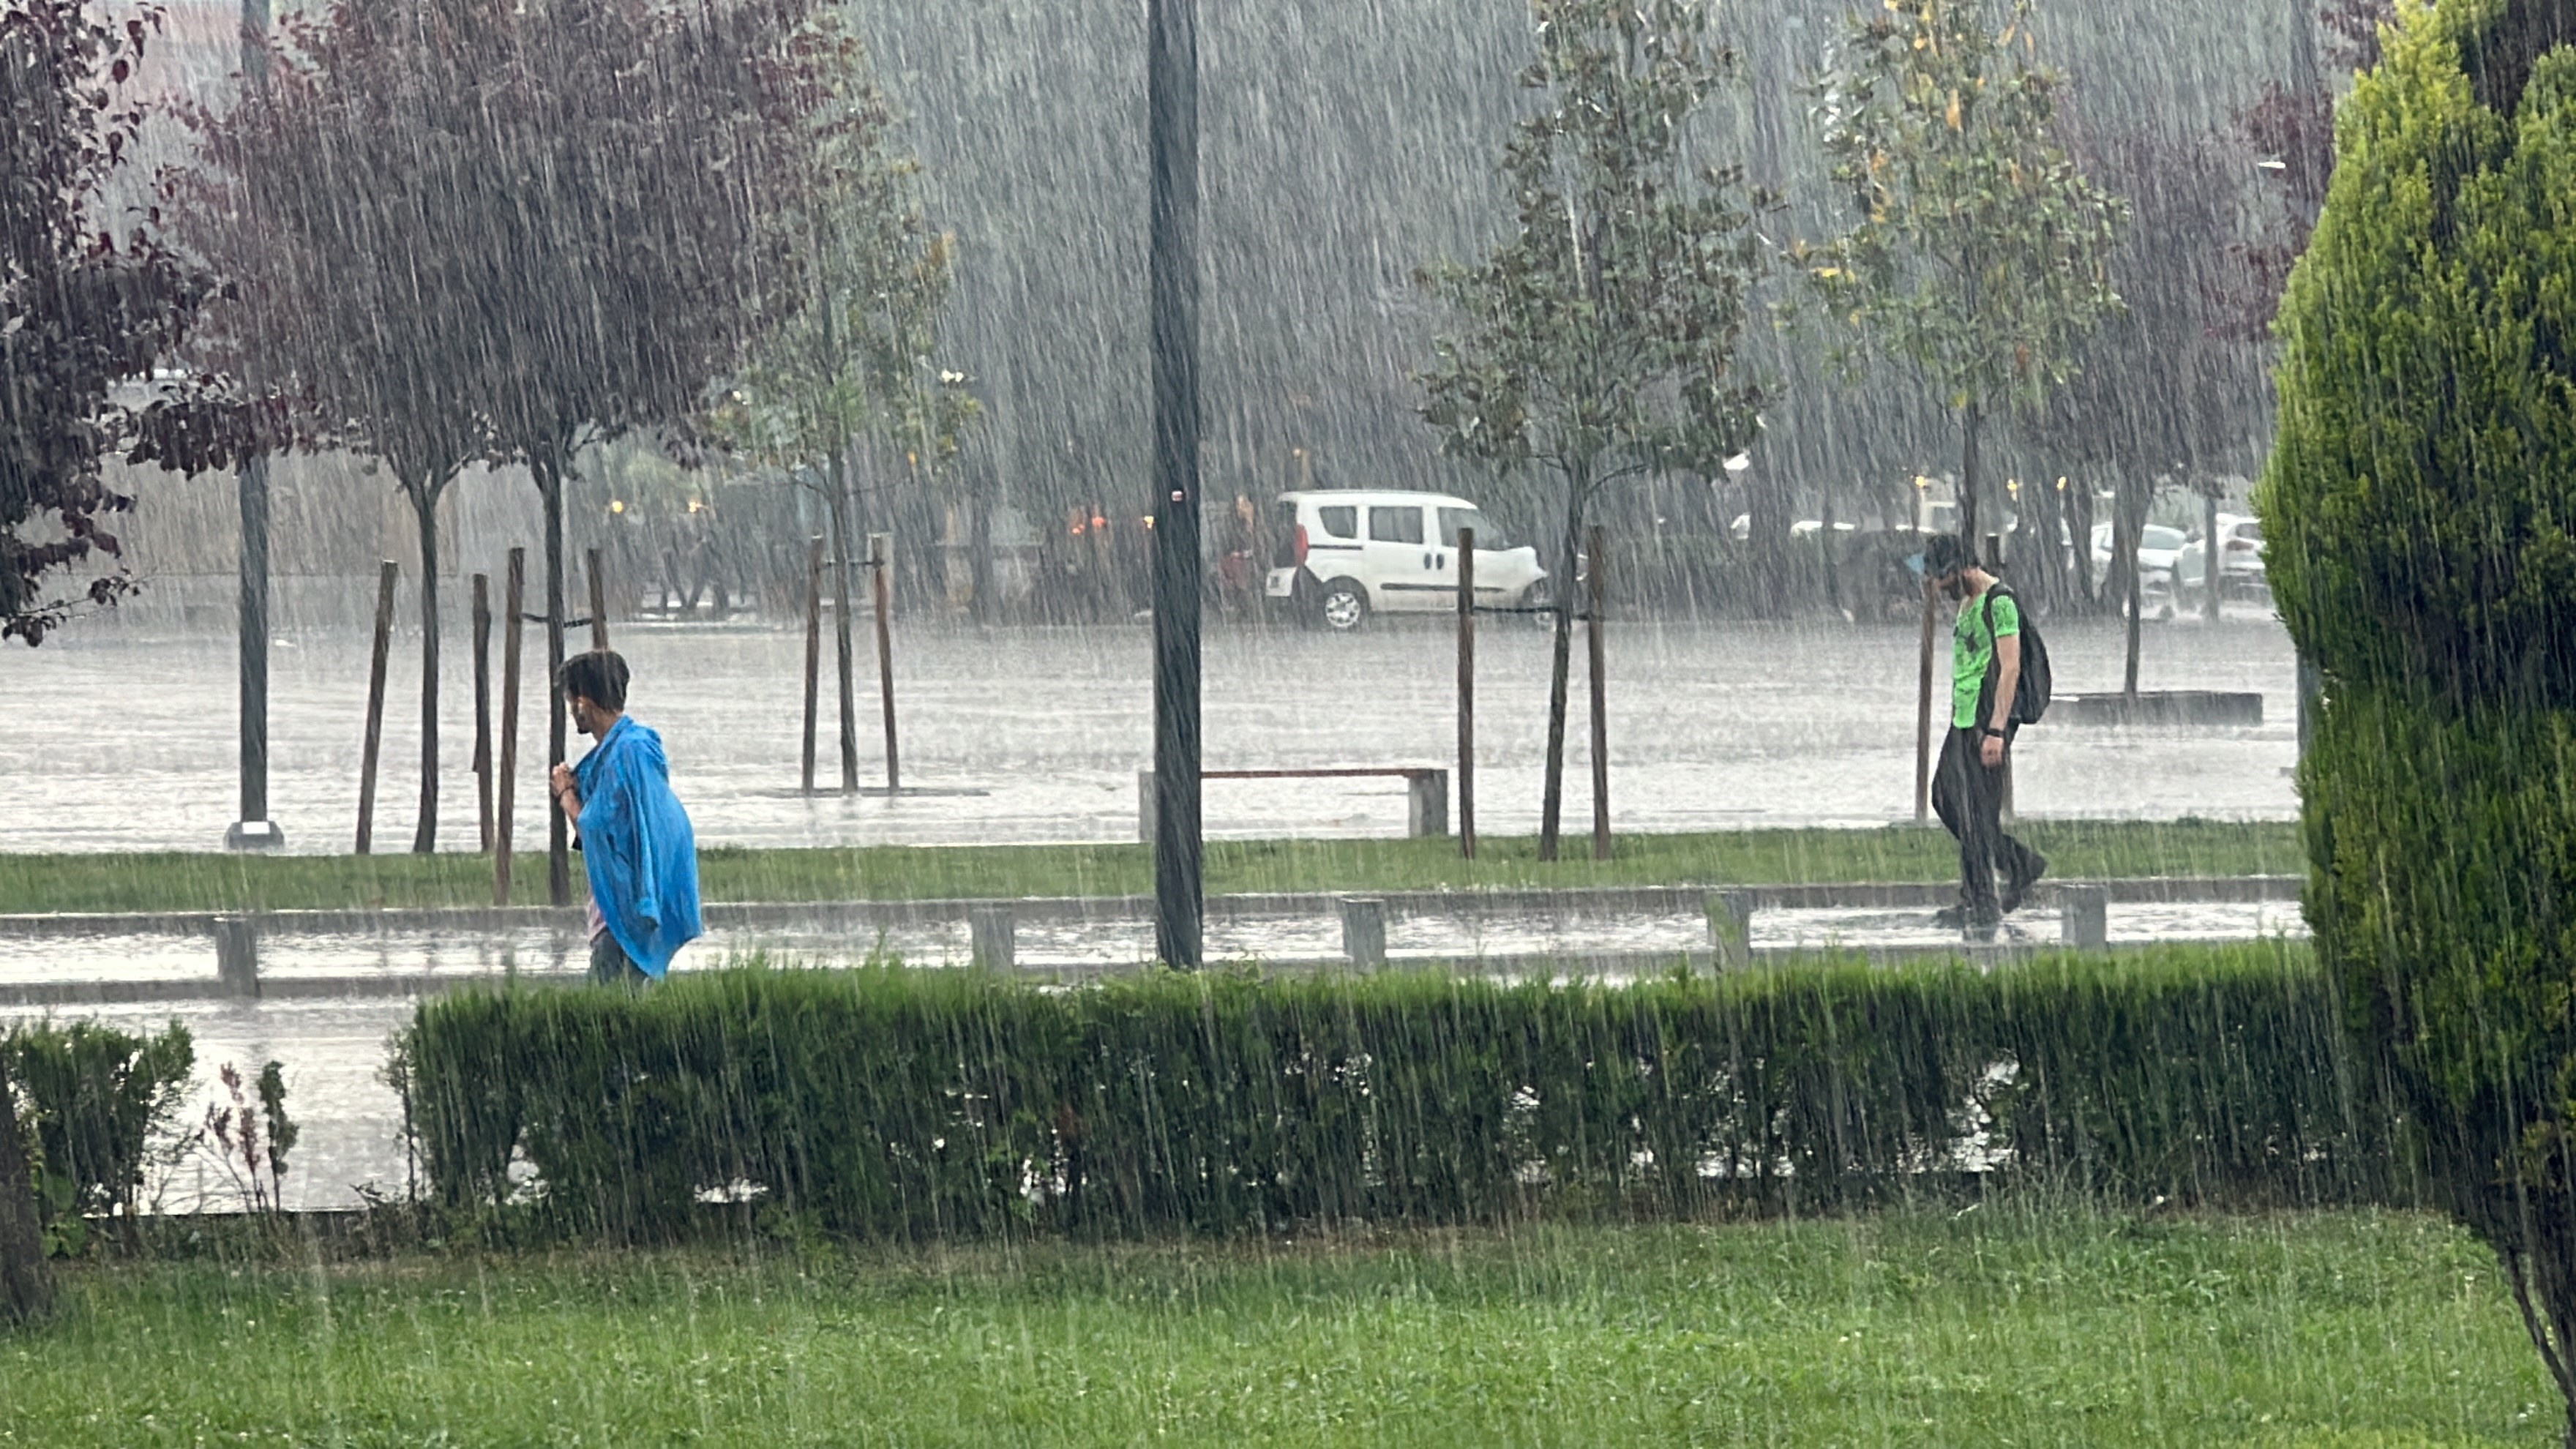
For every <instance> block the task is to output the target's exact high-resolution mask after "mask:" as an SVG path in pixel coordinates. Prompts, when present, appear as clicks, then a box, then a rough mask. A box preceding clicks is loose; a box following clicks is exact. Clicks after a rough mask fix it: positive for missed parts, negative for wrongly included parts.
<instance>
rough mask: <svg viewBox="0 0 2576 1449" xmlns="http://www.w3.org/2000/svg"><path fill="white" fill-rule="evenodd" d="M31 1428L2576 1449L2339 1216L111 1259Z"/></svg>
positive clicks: (2412, 1263)
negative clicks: (311, 1260) (1223, 1241)
mask: <svg viewBox="0 0 2576 1449" xmlns="http://www.w3.org/2000/svg"><path fill="white" fill-rule="evenodd" d="M68 1298H69V1308H68V1311H67V1312H66V1314H65V1315H64V1316H63V1317H62V1318H61V1319H59V1320H58V1321H56V1322H55V1323H53V1324H50V1325H48V1326H46V1327H44V1328H41V1329H38V1330H33V1331H22V1332H20V1333H18V1334H17V1335H16V1336H14V1337H11V1336H0V1384H4V1385H5V1386H6V1403H7V1411H6V1413H5V1414H0V1444H45V1445H100V1446H109V1445H114V1446H126V1445H160V1444H171V1445H178V1444H199V1443H252V1444H313V1445H343V1444H345V1445H378V1444H381V1445H395V1444H403V1445H411V1444H476V1445H481V1444H546V1445H640V1444H670V1443H680V1442H689V1443H709V1444H741V1445H762V1446H767V1445H779V1444H854V1445H856V1444H884V1445H1017V1444H1028V1445H1035V1444H1133V1443H1140V1442H1148V1441H1152V1442H1166V1443H1176V1444H1312V1445H1352V1444H1406V1445H1412V1444H1431V1445H1443V1444H1457V1445H1498V1444H1530V1445H1537V1444H1563V1445H1606V1444H1708V1445H1813V1446H1818V1449H1823V1446H1829V1445H1831V1446H1861V1445H1881V1444H1887V1445H1894V1444H1904V1445H1944V1446H1947V1445H1990V1444H2010V1445H2025V1446H2027V1445H2148V1444H2154V1445H2182V1446H2195V1449H2197V1446H2207V1445H2258V1446H2292V1445H2314V1446H2321V1449H2322V1446H2332V1449H2362V1446H2372V1449H2395V1446H2424V1445H2472V1444H2476V1445H2488V1444H2511V1445H2526V1446H2531V1449H2540V1446H2543V1445H2552V1444H2556V1443H2557V1442H2558V1437H2557V1436H2558V1423H2559V1412H2560V1411H2559V1408H2558V1405H2557V1402H2556V1399H2555V1396H2554V1393H2553V1391H2552V1390H2551V1389H2550V1387H2549V1385H2548V1383H2547V1380H2546V1377H2545V1375H2544V1372H2543V1370H2542V1368H2541V1365H2540V1361H2539V1359H2538V1357H2537V1356H2536V1355H2535V1354H2534V1353H2533V1351H2532V1349H2531V1347H2530V1346H2529V1344H2528V1343H2527V1342H2526V1341H2525V1339H2524V1337H2523V1334H2522V1330H2521V1327H2520V1325H2519V1323H2518V1321H2517V1319H2516V1317H2515V1315H2514V1312H2513V1309H2512V1307H2511V1305H2510V1303H2509V1301H2508V1298H2507V1296H2506V1294H2505V1292H2504V1290H2503V1289H2502V1287H2501V1285H2500V1283H2499V1280H2498V1275H2497V1272H2496V1269H2495V1266H2494V1261H2493V1259H2492V1258H2491V1257H2490V1256H2489V1255H2488V1254H2487V1253H2486V1252H2485V1251H2484V1250H2483V1249H2481V1248H2479V1247H2478V1246H2476V1245H2475V1244H2474V1243H2472V1242H2471V1241H2469V1240H2468V1239H2466V1238H2465V1237H2463V1236H2462V1235H2461V1234H2459V1233H2458V1232H2456V1231H2454V1230H2453V1229H2451V1228H2450V1227H2448V1226H2447V1225H2445V1224H2443V1223H2441V1222H2438V1221H2436V1220H2434V1219H2431V1218H2426V1217H2420V1216H2413V1215H2407V1214H2388V1213H2337V1214H2324V1215H2301V1216H2282V1217H2259V1218H2214V1219H2195V1218H2184V1219H2178V1220H2170V1221H2151V1222H2144V1223H2142V1222H2138V1221H2135V1220H2129V1219H2119V1218H2110V1217H2102V1216H2095V1215H2091V1214H2083V1213H2079V1214H2074V1215H2066V1216H2046V1215H2031V1214H2028V1213H2026V1212H2025V1211H2023V1210H2018V1209H2000V1210H1999V1209H1994V1208H1988V1209H1986V1210H1984V1211H1981V1212H1970V1213H1967V1214H1964V1215H1962V1216H1959V1217H1956V1218H1953V1217H1948V1216H1944V1215H1940V1214H1895V1215H1889V1216H1882V1217H1876V1218H1865V1219H1860V1220H1855V1221H1833V1222H1809V1223H1799V1224H1761V1225H1744V1226H1728V1227H1716V1228H1692V1227H1661V1228H1637V1229H1575V1228H1528V1229H1523V1230H1520V1231H1517V1232H1513V1233H1507V1234H1485V1233H1461V1234H1432V1235H1405V1236H1401V1237H1397V1238H1393V1239H1386V1240H1381V1241H1378V1242H1376V1243H1372V1244H1352V1243H1342V1244H1305V1243H1300V1244H1294V1245H1280V1244H1235V1245H1206V1244H1199V1245H1156V1246H1111V1247H1094V1248H1086V1247H1074V1246H1067V1245H1061V1244H1048V1245H1042V1246H1038V1247H1033V1248H1021V1249H1016V1250H1014V1249H1006V1248H995V1247H984V1248H972V1249H918V1250H895V1249H883V1250H879V1249H868V1250H860V1251H858V1252H855V1253H853V1254H850V1255H833V1256H819V1257H817V1256H809V1257H804V1258H801V1259H800V1258H797V1257H794V1256H781V1257H775V1258H771V1259H767V1260H765V1261H753V1260H747V1259H739V1258H725V1257H718V1256H714V1255H710V1254H707V1253H660V1254H636V1255H631V1256H613V1255H604V1254H603V1255H591V1256H574V1257H559V1258H538V1257H530V1258H489V1257H473V1256H468V1257H460V1258H450V1259H417V1260H410V1261H405V1262H398V1263H394V1264H389V1265H388V1264H364V1265H354V1266H322V1265H319V1264H316V1265H311V1266H307V1267H303V1268H280V1267H272V1268H234V1269H227V1268H224V1267H220V1266H212V1265H205V1264H156V1265H150V1266H138V1267H102V1268H87V1269H83V1270H80V1271H78V1272H76V1273H74V1274H72V1275H71V1277H70V1281H69V1289H68Z"/></svg>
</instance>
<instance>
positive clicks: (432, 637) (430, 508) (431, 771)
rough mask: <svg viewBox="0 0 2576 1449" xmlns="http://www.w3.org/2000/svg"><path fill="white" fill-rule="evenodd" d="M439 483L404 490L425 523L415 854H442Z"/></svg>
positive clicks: (421, 483) (415, 513)
mask: <svg viewBox="0 0 2576 1449" xmlns="http://www.w3.org/2000/svg"><path fill="white" fill-rule="evenodd" d="M441 491H443V490H442V487H441V485H440V484H437V483H432V482H430V481H429V480H427V479H418V480H414V481H413V482H409V483H405V484H404V485H403V492H404V494H405V495H406V496H408V497H409V498H410V499H411V511H412V516H413V517H415V518H417V519H419V520H420V823H419V824H418V825H417V826H415V827H413V829H412V836H411V850H412V854H414V855H428V854H430V853H431V852H433V851H435V850H437V849H438V495H439V493H440V492H441Z"/></svg>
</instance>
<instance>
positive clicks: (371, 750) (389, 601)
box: [358, 559, 402, 855]
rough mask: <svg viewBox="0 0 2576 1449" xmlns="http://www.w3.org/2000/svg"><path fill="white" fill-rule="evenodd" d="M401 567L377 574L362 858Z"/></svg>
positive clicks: (362, 772) (361, 777)
mask: <svg viewBox="0 0 2576 1449" xmlns="http://www.w3.org/2000/svg"><path fill="white" fill-rule="evenodd" d="M401 574H402V569H401V568H400V566H398V565H397V564H395V562H394V561H393V560H392V559H386V560H385V562H384V566H383V567H382V568H381V569H379V570H378V571H377V573H376V643H375V652H374V653H373V654H372V655H371V656H369V661H368V665H367V744H366V750H365V753H364V754H362V755H361V756H360V757H359V762H358V854H360V855H365V854H366V853H367V848H368V846H370V845H372V844H373V843H374V837H375V833H376V758H377V755H378V754H379V753H380V752H381V750H382V747H383V745H384V739H385V654H386V652H387V651H388V650H390V649H391V648H392V647H393V642H394V580H395V579H396V578H399V577H400V576H401Z"/></svg>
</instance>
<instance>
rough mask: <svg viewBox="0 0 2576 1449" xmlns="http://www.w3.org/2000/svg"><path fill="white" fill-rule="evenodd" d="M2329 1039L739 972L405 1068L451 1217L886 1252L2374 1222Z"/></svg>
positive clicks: (2356, 1091)
mask: <svg viewBox="0 0 2576 1449" xmlns="http://www.w3.org/2000/svg"><path fill="white" fill-rule="evenodd" d="M2342 1040H2343V1038H2342V1034H2341V1030H2340V1027H2339V1025H2338V1018H2337V1014H2336V1008H2335V1003H2334V1000H2333V997H2332V994H2331V992H2330V991H2329V990H2328V989H2327V987H2326V985H2325V983H2324V982H2323V981H2322V979H2321V978H2320V977H2319V976H2318V975H2317V973H2316V972H2315V970H2314V968H2313V965H2312V962H2311V960H2310V957H2309V956H2308V954H2307V952H2306V951H2305V950H2304V949H2302V948H2297V947H2290V946H2282V945H2262V946H2251V947H2233V948H2219V949H2205V950H2172V951H2167V952H2163V953H2159V954H2153V955H2131V956H2121V957H2112V958H2103V957H2095V958H2058V959H2050V960H2045V961H2042V962H2039V963H2036V964H2032V965H2027V966H2019V967H2014V968H2010V969H2006V970H2001V971H1997V972H1994V973H1992V974H1983V973H1980V972H1979V971H1977V970H1976V969H1974V968H1972V967H1968V966H1964V965H1959V966H1946V967H1926V968H1908V969H1896V970H1889V969H1875V970H1873V969H1869V968H1867V967H1863V966H1859V965H1837V966H1830V967H1806V968H1800V969H1794V970H1781V971H1771V972H1761V973H1752V974H1746V975H1739V976H1733V977H1729V978H1725V979H1721V980H1716V981H1712V980H1709V979H1707V978H1700V979H1695V980H1694V979H1680V978H1675V979H1670V980H1655V981H1649V982H1643V983H1639V984H1636V985H1631V986H1618V987H1607V986H1594V985H1558V984H1544V983H1534V984H1523V985H1496V984H1492V983H1488V982H1484V981H1478V980H1463V979H1455V978H1451V977H1447V976H1442V975H1431V974H1415V973H1388V974H1380V975H1372V976H1324V977H1316V978H1305V979H1271V978H1262V977H1257V976H1252V975H1247V974H1214V973H1211V974H1207V975H1202V976H1181V975H1154V976H1149V977H1142V978H1137V979H1131V980H1122V981H1115V982H1109V983H1105V984H1101V985H1097V986H1091V987H1085V988H1081V989H1078V990H1069V991H1059V990H1049V989H1044V988H1039V987H1034V986H1030V985H1027V984H1023V983H1019V982H1015V981H1011V980H1007V979H1003V978H998V977H994V976H989V975H983V974H978V973H971V972H960V971H937V970H905V969H902V968H899V967H897V968H872V969H868V970H862V971H853V972H820V971H794V970H771V969H765V968H762V967H759V966H757V965H755V966H752V967H749V968H744V969H732V970H724V971H716V972H709V973H704V974H697V975H689V976H683V977H678V978H674V979H673V980H672V981H671V982H670V983H669V984H667V985H665V986H663V987H660V988H658V989H655V990H651V991H647V992H644V993H641V994H626V993H619V992H610V991H590V990H562V989H542V988H540V989H519V990H497V991H488V992H464V993H458V994H455V995H451V996H447V997H443V998H440V999H437V1000H434V1001H430V1002H427V1003H424V1004H423V1005H422V1007H421V1008H420V1012H419V1015H418V1018H417V1020H416V1022H415V1024H414V1025H413V1027H412V1028H411V1029H410V1031H409V1033H408V1035H407V1038H406V1040H405V1042H404V1044H403V1047H402V1055H403V1059H404V1060H403V1064H402V1065H403V1069H404V1074H405V1075H406V1079H407V1087H406V1091H407V1094H408V1096H409V1099H410V1111H411V1119H412V1121H413V1122H414V1123H415V1124H416V1128H417V1130H418V1132H419V1133H420V1139H421V1142H420V1145H421V1149H422V1153H423V1157H424V1159H425V1163H426V1167H427V1172H428V1176H429V1179H430V1181H431V1183H432V1185H433V1189H434V1190H435V1191H436V1192H437V1193H438V1194H439V1195H441V1196H442V1197H443V1198H444V1199H445V1200H446V1201H447V1202H448V1203H449V1204H450V1205H452V1206H457V1207H466V1208H473V1207H477V1206H482V1207H487V1208H488V1207H497V1206H500V1205H503V1204H506V1203H511V1202H518V1203H521V1204H525V1205H526V1206H525V1208H524V1211H525V1212H526V1213H527V1214H528V1215H529V1216H531V1217H533V1218H535V1219H536V1220H537V1221H538V1222H539V1223H540V1224H543V1225H544V1226H546V1227H547V1228H549V1229H551V1230H553V1231H560V1232H566V1233H571V1234H575V1235H591V1234H603V1235H608V1236H636V1235H658V1234H664V1233H669V1232H672V1231H676V1230H678V1229H680V1228H681V1227H682V1226H683V1225H684V1224H685V1223H686V1222H687V1221H688V1220H689V1219H690V1218H691V1217H692V1216H694V1215H696V1214H697V1213H698V1212H699V1211H701V1210H700V1209H699V1208H698V1206H697V1204H699V1203H700V1202H701V1201H703V1200H705V1199H706V1198H707V1197H709V1196H712V1195H717V1194H722V1193H725V1192H726V1191H727V1190H730V1192H731V1195H732V1196H733V1197H735V1198H736V1199H743V1198H746V1197H748V1196H753V1195H756V1196H758V1197H759V1198H760V1200H761V1202H762V1209H761V1210H762V1211H778V1210H785V1211H787V1212H789V1213H792V1214H794V1215H796V1216H797V1217H798V1218H800V1219H802V1220H803V1221H805V1222H807V1223H809V1224H811V1225H812V1226H813V1227H816V1228H819V1229H821V1230H823V1231H828V1232H835V1233H846V1234H860V1235H869V1236H886V1237H915V1238H918V1237H932V1236H952V1235H953V1236H982V1235H992V1234H999V1233H1006V1232H1012V1231H1025V1230H1058V1231H1070V1232H1080V1233H1146V1232H1157V1231H1174V1230H1179V1231H1189V1232H1203V1233H1233V1232H1243V1231H1253V1230H1261V1229H1277V1228H1285V1227H1290V1226H1294V1225H1301V1224H1316V1223H1333V1222H1348V1221H1352V1220H1367V1221H1376V1222H1387V1221H1403V1222H1414V1223H1434V1222H1464V1221H1479V1220H1491V1219H1496V1218H1503V1217H1510V1216H1514V1215H1520V1214H1526V1213H1533V1212H1543V1213H1558V1214H1578V1215H1625V1216H1645V1217H1666V1216H1681V1215H1692V1214H1700V1213H1706V1212H1711V1211H1739V1210H1752V1211H1792V1212H1795V1211H1807V1210H1816V1209H1825V1208H1832V1207H1838V1206H1844V1205H1851V1204H1856V1203H1862V1202H1867V1201H1873V1200H1879V1199H1885V1198H1889V1197H1902V1196H1905V1195H1909V1194H1913V1193H1917V1192H1933V1191H1943V1192H1946V1191H1954V1190H1956V1188H1957V1186H1958V1185H1959V1184H1960V1183H1961V1182H1962V1181H1963V1180H1967V1179H1975V1178H1994V1179H2012V1180H2019V1181H2030V1180H2041V1181H2046V1182H2048V1183H2051V1184H2060V1185H2072V1186H2077V1187H2081V1188H2084V1189H2087V1190H2092V1191H2098V1192H2104V1193H2110V1194H2114V1195H2117V1196H2119V1197H2122V1198H2126V1199H2136V1200H2152V1199H2154V1198H2156V1197H2158V1196H2164V1197H2170V1198H2174V1199H2179V1200H2185V1201H2203V1202H2223V1203H2228V1204H2239V1205H2249V1204H2268V1203H2323V1202H2351V1201H2360V1200H2387V1199H2391V1198H2395V1197H2403V1196H2405V1195H2406V1194H2407V1192H2408V1191H2409V1189H2408V1185H2407V1184H2405V1183H2403V1182H2401V1181H2399V1180H2398V1178H2397V1177H2396V1176H2395V1174H2394V1170H2393V1169H2392V1168H2391V1166H2390V1163H2391V1162H2392V1160H2393V1158H2394V1154H2392V1152H2391V1150H2390V1149H2391V1146H2392V1141H2391V1139H2392V1136H2393V1135H2394V1132H2395V1130H2396V1126H2395V1122H2394V1120H2393V1118H2392V1115H2391V1113H2390V1112H2389V1111H2388V1110H2387V1109H2386V1108H2385V1107H2384V1105H2383V1103H2384V1102H2385V1101H2386V1097H2385V1094H2384V1093H2383V1092H2381V1091H2380V1090H2379V1089H2378V1088H2377V1086H2376V1085H2375V1084H2374V1083H2372V1082H2367V1081H2363V1080H2360V1079H2358V1078H2357V1077H2356V1076H2355V1074H2354V1072H2353V1071H2352V1069H2351V1067H2350V1065H2349V1063H2348V1060H2347V1057H2346V1055H2345V1053H2344V1051H2343V1047H2342ZM514 1159H516V1160H517V1162H518V1163H520V1164H521V1166H520V1167H519V1169H518V1171H517V1176H518V1177H520V1178H526V1177H527V1176H528V1171H527V1169H531V1168H532V1169H533V1173H534V1182H533V1183H530V1182H526V1181H522V1182H519V1183H517V1184H516V1185H515V1186H514V1183H513V1175H514Z"/></svg>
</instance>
